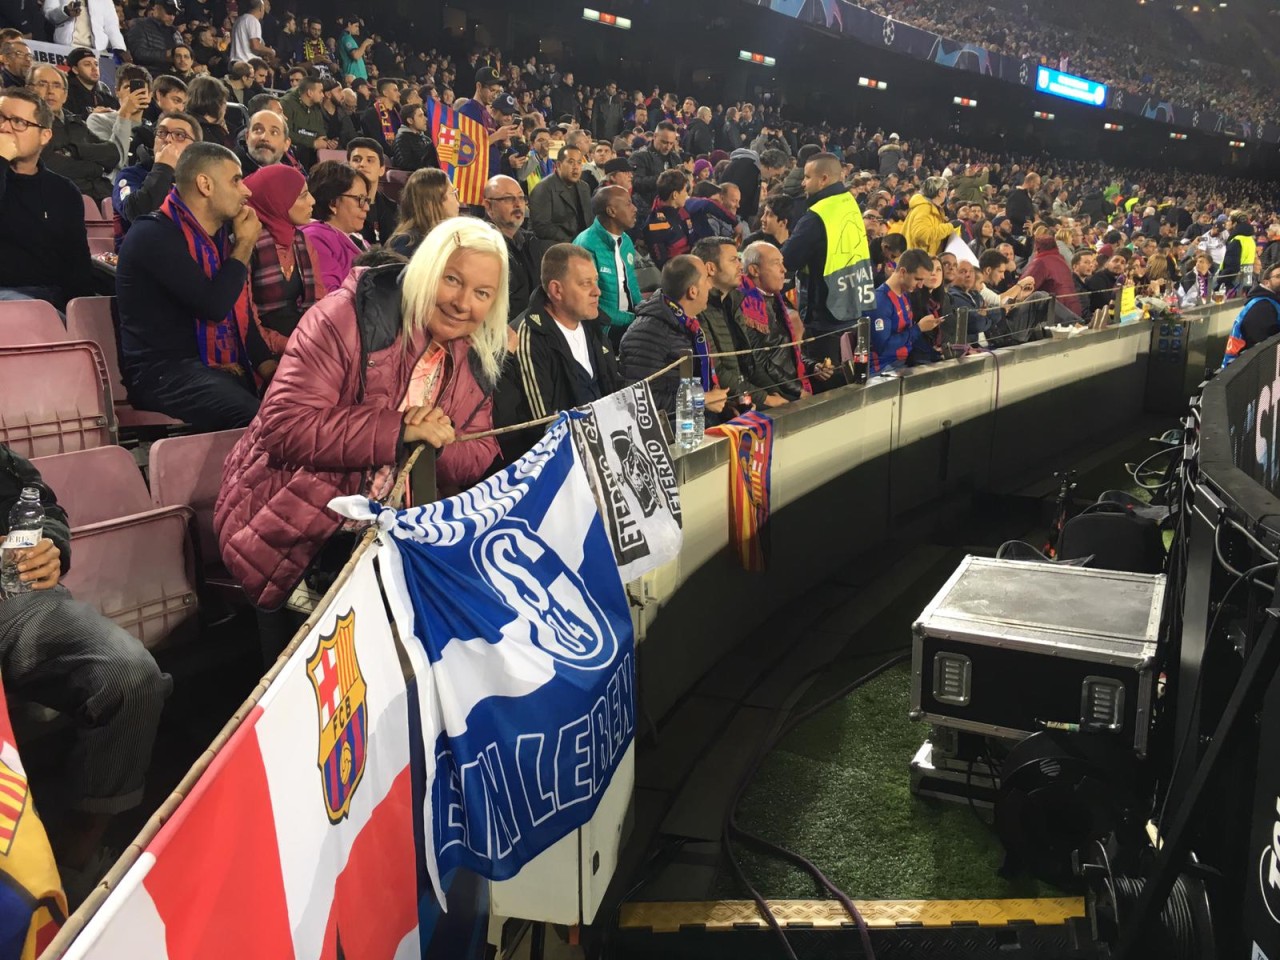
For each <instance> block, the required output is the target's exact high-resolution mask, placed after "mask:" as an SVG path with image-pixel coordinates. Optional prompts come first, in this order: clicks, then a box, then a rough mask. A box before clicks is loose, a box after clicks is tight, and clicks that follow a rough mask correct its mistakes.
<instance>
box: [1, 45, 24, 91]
mask: <svg viewBox="0 0 1280 960" xmlns="http://www.w3.org/2000/svg"><path fill="white" fill-rule="evenodd" d="M30 70H31V48H30V47H29V46H27V42H26V41H25V40H9V41H7V42H6V43H4V44H2V45H0V87H3V88H4V89H6V90H9V89H12V88H14V87H25V86H26V85H27V73H28V72H30Z"/></svg>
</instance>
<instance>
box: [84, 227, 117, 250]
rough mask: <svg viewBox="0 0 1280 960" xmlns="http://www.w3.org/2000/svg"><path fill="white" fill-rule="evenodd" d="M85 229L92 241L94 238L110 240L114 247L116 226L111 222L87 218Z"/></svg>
mask: <svg viewBox="0 0 1280 960" xmlns="http://www.w3.org/2000/svg"><path fill="white" fill-rule="evenodd" d="M84 229H85V233H87V234H88V235H89V240H90V242H91V243H92V241H94V240H109V241H111V242H112V244H113V247H114V242H115V227H114V226H113V225H112V224H111V223H108V222H104V221H102V220H86V221H85V224H84ZM91 252H92V251H91Z"/></svg>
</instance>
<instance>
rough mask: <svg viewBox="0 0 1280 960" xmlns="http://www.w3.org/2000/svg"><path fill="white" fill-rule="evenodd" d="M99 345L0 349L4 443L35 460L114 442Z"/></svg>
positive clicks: (74, 343) (1, 439) (79, 343)
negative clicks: (35, 458)
mask: <svg viewBox="0 0 1280 960" xmlns="http://www.w3.org/2000/svg"><path fill="white" fill-rule="evenodd" d="M104 370H105V362H104V360H103V357H102V352H101V351H100V350H99V349H98V345H97V344H96V343H91V342H88V341H85V340H69V341H67V342H65V343H46V344H38V345H33V346H16V347H0V442H3V443H5V444H7V445H8V446H9V447H10V448H12V449H13V451H14V452H15V453H17V454H19V455H20V456H23V457H26V458H27V459H31V458H33V457H45V456H50V455H51V454H55V453H69V452H71V451H74V450H89V449H92V448H94V447H103V446H109V445H110V444H113V443H115V441H116V435H115V420H114V416H113V414H112V410H111V405H110V394H109V392H108V390H107V386H106V379H105V376H104Z"/></svg>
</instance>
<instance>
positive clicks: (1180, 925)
mask: <svg viewBox="0 0 1280 960" xmlns="http://www.w3.org/2000/svg"><path fill="white" fill-rule="evenodd" d="M1104 853H1105V851H1104ZM1107 869H1108V871H1110V864H1108V866H1107ZM1145 883H1146V881H1145V880H1142V879H1141V878H1135V877H1115V878H1114V879H1113V880H1112V885H1113V893H1112V906H1113V908H1114V910H1115V915H1116V917H1117V918H1118V917H1119V912H1120V902H1121V901H1124V905H1125V908H1126V909H1128V908H1130V907H1133V906H1136V905H1137V902H1138V897H1139V896H1140V895H1141V893H1142V888H1143V886H1144V885H1145ZM1118 923H1119V921H1118V919H1117V925H1118ZM1156 929H1157V931H1159V932H1155V935H1154V936H1153V938H1152V939H1153V940H1154V941H1155V942H1154V943H1152V944H1151V956H1158V957H1164V958H1167V960H1196V958H1197V957H1199V956H1200V955H1201V944H1200V938H1199V936H1198V935H1197V932H1196V922H1195V913H1194V911H1192V909H1191V892H1190V891H1189V890H1188V889H1187V883H1186V878H1185V877H1178V879H1177V880H1176V881H1175V882H1174V885H1173V889H1172V890H1170V891H1169V899H1168V900H1167V901H1165V905H1164V908H1163V909H1162V910H1161V911H1160V927H1158V928H1156ZM1160 933H1163V934H1164V935H1163V936H1160Z"/></svg>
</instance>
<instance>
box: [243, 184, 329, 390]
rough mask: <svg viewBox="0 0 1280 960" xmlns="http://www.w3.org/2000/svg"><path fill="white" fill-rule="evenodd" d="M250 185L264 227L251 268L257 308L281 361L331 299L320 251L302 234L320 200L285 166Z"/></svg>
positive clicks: (264, 333)
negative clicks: (311, 313)
mask: <svg viewBox="0 0 1280 960" xmlns="http://www.w3.org/2000/svg"><path fill="white" fill-rule="evenodd" d="M244 184H245V186H246V187H248V188H249V189H250V190H252V191H253V196H251V197H250V198H249V206H251V207H253V209H254V211H255V212H256V213H257V214H258V219H259V220H260V221H261V222H262V228H263V229H262V233H261V234H259V236H258V243H257V245H256V246H255V247H254V250H253V259H252V260H251V261H250V263H249V270H250V284H251V286H252V289H253V303H254V306H255V307H257V310H258V322H259V323H260V324H261V325H262V336H263V339H264V340H265V341H266V342H267V346H268V347H270V348H271V352H272V353H274V354H275V355H276V356H277V357H279V356H280V355H281V354H283V353H284V348H285V344H286V343H288V341H289V337H290V336H291V335H292V333H293V330H294V327H296V326H297V325H298V321H299V320H301V319H302V315H303V314H304V313H306V312H307V311H308V310H310V309H311V307H312V306H313V305H314V304H315V303H316V301H317V300H320V299H321V298H322V297H324V294H325V286H324V283H323V282H322V281H321V280H320V278H319V277H317V276H316V270H315V259H316V258H315V251H314V250H312V248H311V244H310V243H308V242H307V238H306V236H305V235H304V234H303V233H302V232H301V231H300V230H299V229H298V228H299V227H301V226H303V225H304V224H307V223H310V222H311V209H312V207H313V206H314V205H315V201H314V200H313V199H312V197H311V191H310V190H308V189H307V181H306V178H305V177H303V175H302V174H301V173H299V172H298V171H297V170H295V169H294V168H293V167H290V166H288V165H287V164H283V163H276V164H272V165H271V166H269V167H261V168H260V169H259V170H258V171H257V172H256V173H252V174H250V175H249V176H247V177H245V180H244ZM273 366H274V365H273Z"/></svg>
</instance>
